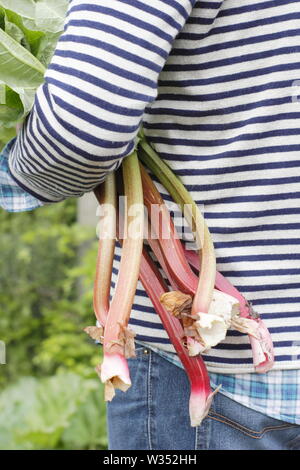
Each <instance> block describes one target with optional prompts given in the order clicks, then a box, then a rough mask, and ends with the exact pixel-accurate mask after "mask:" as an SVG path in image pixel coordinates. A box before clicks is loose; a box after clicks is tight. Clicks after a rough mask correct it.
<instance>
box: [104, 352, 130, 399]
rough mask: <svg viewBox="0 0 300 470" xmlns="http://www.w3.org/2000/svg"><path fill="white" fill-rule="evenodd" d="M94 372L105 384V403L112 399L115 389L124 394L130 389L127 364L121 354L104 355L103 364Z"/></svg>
mask: <svg viewBox="0 0 300 470" xmlns="http://www.w3.org/2000/svg"><path fill="white" fill-rule="evenodd" d="M96 372H97V374H98V375H99V377H100V380H101V382H102V383H104V384H105V390H104V399H105V401H111V400H112V399H113V398H114V396H115V390H116V389H119V390H122V392H126V391H127V390H128V389H129V387H131V380H130V375H129V368H128V364H127V361H126V359H125V358H124V356H122V355H121V354H108V353H106V354H104V359H103V362H102V364H99V365H98V366H97V367H96Z"/></svg>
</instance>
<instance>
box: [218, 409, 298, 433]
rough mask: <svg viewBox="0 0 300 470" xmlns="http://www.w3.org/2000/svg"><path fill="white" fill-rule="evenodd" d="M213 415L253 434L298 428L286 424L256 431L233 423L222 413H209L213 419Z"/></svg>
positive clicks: (294, 425)
mask: <svg viewBox="0 0 300 470" xmlns="http://www.w3.org/2000/svg"><path fill="white" fill-rule="evenodd" d="M213 415H216V416H218V417H220V418H222V419H225V420H226V421H229V422H231V423H232V424H235V425H237V426H239V427H240V428H243V429H245V430H246V431H248V432H251V433H253V434H261V433H262V432H266V431H272V430H274V429H278V428H280V429H281V428H285V427H286V428H290V427H297V425H296V424H291V423H286V424H280V425H277V426H266V427H264V428H263V429H262V430H261V431H255V430H254V429H251V428H247V427H246V426H243V424H240V423H237V422H236V421H233V420H232V419H230V418H227V416H224V415H221V414H220V413H218V412H217V411H213V412H210V413H209V416H210V417H211V418H212V417H213Z"/></svg>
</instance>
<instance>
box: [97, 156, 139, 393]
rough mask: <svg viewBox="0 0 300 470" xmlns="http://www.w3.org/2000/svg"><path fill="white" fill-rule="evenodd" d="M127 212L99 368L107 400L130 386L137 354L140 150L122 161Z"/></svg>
mask: <svg viewBox="0 0 300 470" xmlns="http://www.w3.org/2000/svg"><path fill="white" fill-rule="evenodd" d="M122 170H123V181H124V195H125V198H126V205H127V207H126V214H125V219H124V234H125V236H124V239H123V246H122V255H121V263H120V269H119V275H118V280H117V284H116V288H115V293H114V296H113V299H112V301H111V304H110V308H109V312H108V316H107V320H106V325H105V330H104V340H103V351H104V360H103V364H102V366H101V368H100V369H98V372H99V375H100V378H101V380H102V382H103V383H105V384H106V386H105V392H106V393H105V395H106V399H107V400H111V399H112V397H113V395H114V388H119V389H121V390H123V391H126V390H127V389H128V388H129V387H130V385H131V381H130V377H129V371H128V365H127V360H126V358H127V357H132V356H134V355H135V353H134V334H133V332H132V331H130V330H129V329H128V322H129V318H130V313H131V309H132V304H133V301H134V296H135V291H136V286H137V282H138V278H139V271H140V261H141V254H142V249H143V223H144V211H143V207H144V206H143V190H142V182H141V175H140V169H139V162H138V158H137V154H136V152H133V153H132V154H131V155H130V156H128V157H127V158H125V159H124V161H123V164H122Z"/></svg>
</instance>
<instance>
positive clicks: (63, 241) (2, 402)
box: [0, 200, 106, 449]
mask: <svg viewBox="0 0 300 470" xmlns="http://www.w3.org/2000/svg"><path fill="white" fill-rule="evenodd" d="M0 244H1V267H0V339H1V340H2V341H4V342H5V343H6V356H7V357H6V362H7V363H6V364H5V365H0V449H46V448H49V449H53V448H65V449H73V448H75V449H102V448H105V447H106V432H105V406H104V401H103V390H102V385H101V384H100V381H99V380H98V378H97V377H96V374H95V372H94V366H95V365H96V364H97V363H98V362H99V360H100V353H101V349H100V347H98V346H96V345H94V343H93V342H92V341H90V340H89V338H88V337H87V336H86V334H85V333H84V332H83V331H82V330H83V328H84V327H85V326H87V325H90V324H94V314H93V311H92V283H93V276H94V266H95V258H96V249H97V246H96V241H95V234H94V230H92V229H90V230H88V229H86V228H83V227H81V226H79V225H78V224H77V223H76V202H75V201H73V200H69V201H65V202H64V203H60V204H55V205H51V206H45V207H42V208H40V209H38V210H36V211H34V212H27V213H22V214H8V213H6V212H4V211H2V210H1V211H0ZM83 244H85V246H86V248H85V250H84V253H83V254H82V255H81V256H79V252H80V250H79V247H82V246H83ZM81 252H82V250H81Z"/></svg>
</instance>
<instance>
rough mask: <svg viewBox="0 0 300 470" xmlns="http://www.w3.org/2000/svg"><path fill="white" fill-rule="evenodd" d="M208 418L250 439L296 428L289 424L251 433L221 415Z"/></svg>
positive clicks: (249, 430)
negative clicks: (271, 432)
mask: <svg viewBox="0 0 300 470" xmlns="http://www.w3.org/2000/svg"><path fill="white" fill-rule="evenodd" d="M208 416H209V418H211V419H214V420H215V421H219V422H220V423H223V424H227V425H228V426H231V427H233V428H234V429H236V430H237V431H240V432H242V433H243V434H246V435H247V436H249V437H251V438H252V439H261V438H262V437H263V436H264V435H265V434H266V433H267V432H269V431H277V430H278V431H282V430H283V429H288V428H293V427H296V425H293V424H290V425H285V424H284V425H282V426H269V427H266V428H263V429H262V431H252V430H251V429H248V428H246V427H245V426H242V425H239V424H238V423H235V422H234V421H231V420H230V419H227V418H225V417H224V416H222V415H219V417H217V416H212V415H211V414H209V415H208ZM221 418H223V419H221ZM255 434H257V435H255Z"/></svg>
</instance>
